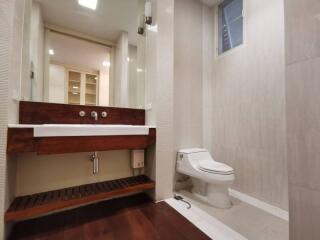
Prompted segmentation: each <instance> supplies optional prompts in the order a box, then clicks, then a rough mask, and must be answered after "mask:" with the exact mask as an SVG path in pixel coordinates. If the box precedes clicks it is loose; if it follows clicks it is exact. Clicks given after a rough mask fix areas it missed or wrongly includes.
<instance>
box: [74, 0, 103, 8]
mask: <svg viewBox="0 0 320 240" xmlns="http://www.w3.org/2000/svg"><path fill="white" fill-rule="evenodd" d="M78 3H79V5H81V6H83V7H86V8H90V9H92V10H96V8H97V4H98V0H78Z"/></svg>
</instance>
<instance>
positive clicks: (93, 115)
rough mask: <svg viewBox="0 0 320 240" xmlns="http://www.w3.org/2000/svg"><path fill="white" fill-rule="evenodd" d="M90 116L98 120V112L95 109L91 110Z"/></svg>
mask: <svg viewBox="0 0 320 240" xmlns="http://www.w3.org/2000/svg"><path fill="white" fill-rule="evenodd" d="M91 117H93V118H94V120H96V121H97V120H98V113H97V112H96V111H92V112H91Z"/></svg>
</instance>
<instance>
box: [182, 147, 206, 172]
mask: <svg viewBox="0 0 320 240" xmlns="http://www.w3.org/2000/svg"><path fill="white" fill-rule="evenodd" d="M206 159H211V160H212V157H211V155H210V153H209V151H208V150H206V149H201V148H190V149H181V150H179V151H178V154H177V170H178V172H182V173H188V172H189V171H191V170H192V171H193V169H194V168H195V167H196V166H197V164H198V162H199V161H201V160H206Z"/></svg>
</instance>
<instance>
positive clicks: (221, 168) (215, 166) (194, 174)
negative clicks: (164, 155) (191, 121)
mask: <svg viewBox="0 0 320 240" xmlns="http://www.w3.org/2000/svg"><path fill="white" fill-rule="evenodd" d="M177 172H179V173H182V174H185V175H188V176H190V177H191V179H192V183H193V190H192V192H193V194H195V195H196V196H197V197H199V198H201V199H202V200H205V201H206V202H207V203H208V204H210V205H212V206H214V207H217V208H230V207H231V200H230V196H229V192H228V188H229V187H230V186H231V185H232V183H233V181H234V171H233V169H232V168H231V167H230V166H228V165H226V164H223V163H220V162H217V161H215V160H214V159H213V158H212V157H211V155H210V153H209V152H208V150H206V149H199V148H192V149H181V150H179V151H178V154H177Z"/></svg>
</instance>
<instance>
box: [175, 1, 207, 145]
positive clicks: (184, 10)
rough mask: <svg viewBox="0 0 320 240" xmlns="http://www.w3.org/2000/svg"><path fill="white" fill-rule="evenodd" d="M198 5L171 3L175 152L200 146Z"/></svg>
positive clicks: (200, 5) (200, 80) (200, 55)
mask: <svg viewBox="0 0 320 240" xmlns="http://www.w3.org/2000/svg"><path fill="white" fill-rule="evenodd" d="M201 26H202V4H201V2H200V1H196V0H175V14H174V123H175V124H174V126H175V127H174V128H175V131H174V138H175V149H176V150H179V149H181V148H194V147H201V146H202V110H203V99H202V96H203V94H202V65H203V64H202V48H203V46H202V30H203V29H202V27H201Z"/></svg>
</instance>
